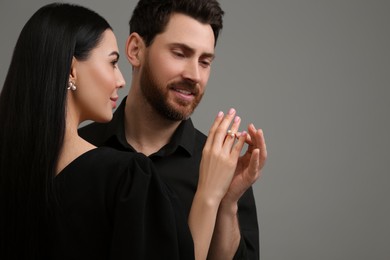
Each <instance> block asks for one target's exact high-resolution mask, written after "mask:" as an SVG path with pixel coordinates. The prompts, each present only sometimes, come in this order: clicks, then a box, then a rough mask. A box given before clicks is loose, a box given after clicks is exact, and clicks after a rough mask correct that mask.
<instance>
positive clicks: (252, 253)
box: [80, 0, 266, 259]
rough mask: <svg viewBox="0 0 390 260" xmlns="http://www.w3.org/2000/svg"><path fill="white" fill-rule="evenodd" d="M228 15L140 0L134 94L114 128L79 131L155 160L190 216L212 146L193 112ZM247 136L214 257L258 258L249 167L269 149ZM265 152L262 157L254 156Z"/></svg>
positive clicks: (172, 0) (177, 1)
mask: <svg viewBox="0 0 390 260" xmlns="http://www.w3.org/2000/svg"><path fill="white" fill-rule="evenodd" d="M223 14H224V12H223V11H222V9H221V8H220V6H219V3H218V2H217V1H216V0H198V1H194V0H165V1H152V0H140V1H139V2H138V4H137V7H136V8H135V10H134V13H133V15H132V18H131V20H130V36H129V37H128V40H127V43H126V55H127V58H128V60H129V62H130V63H131V65H132V82H131V87H130V91H129V94H128V96H127V98H126V99H124V100H123V101H122V104H121V105H120V107H119V108H118V109H117V111H116V112H115V114H114V118H113V120H112V121H111V122H110V123H109V124H97V123H93V124H91V125H89V126H86V127H84V128H82V129H80V135H81V136H82V137H84V138H85V139H87V140H88V141H90V142H92V143H94V144H95V145H97V146H101V145H107V146H111V147H114V148H117V149H120V150H127V151H137V152H141V153H144V154H145V155H147V156H149V158H150V159H151V160H152V161H153V162H154V164H155V166H156V168H157V171H158V172H159V173H160V174H161V177H162V178H163V180H164V181H165V182H166V183H167V185H168V186H169V187H170V188H171V189H172V190H173V191H174V192H175V193H176V194H177V196H178V197H179V198H180V199H181V202H182V206H183V208H184V211H185V214H186V216H188V215H189V212H190V209H191V204H192V200H193V198H194V194H195V191H196V188H197V182H198V173H199V165H200V161H201V157H202V150H203V146H204V144H205V141H206V136H205V135H204V134H202V133H201V132H200V131H198V130H197V129H195V128H194V126H193V124H192V121H191V119H190V115H191V114H192V112H193V111H194V109H195V108H196V106H197V105H198V104H199V102H200V100H201V98H202V96H203V93H204V91H205V86H206V84H207V81H208V78H209V75H210V65H211V63H212V61H213V58H214V49H215V45H216V42H217V39H218V34H219V31H220V30H221V29H222V16H223ZM231 112H232V113H235V111H234V110H231ZM236 120H240V118H238V117H236ZM248 131H249V132H250V133H253V134H252V135H251V136H256V137H255V138H252V139H251V138H248V143H249V144H250V145H249V148H248V151H247V153H246V154H245V155H244V156H243V157H242V158H240V160H239V163H238V168H237V170H236V176H235V177H236V178H235V179H234V180H233V182H232V184H231V186H230V188H229V191H228V192H227V194H226V195H225V197H224V199H223V201H222V202H221V204H220V207H219V211H218V216H217V222H216V225H215V229H214V235H213V239H212V242H211V243H212V245H213V246H212V247H210V252H209V257H210V258H213V259H218V258H219V259H232V258H233V257H234V259H239V258H240V259H259V240H258V239H259V234H258V224H257V214H256V206H255V201H254V196H253V191H252V189H251V187H250V185H251V184H252V183H253V182H254V181H255V180H256V179H257V178H258V173H257V174H256V175H253V174H252V175H250V174H248V168H250V167H252V169H253V168H254V167H255V166H253V165H254V163H253V161H254V160H256V162H257V163H258V164H260V166H259V169H261V167H262V166H263V164H264V161H265V158H266V149H265V143H264V138H263V134H262V131H261V130H256V128H255V127H254V126H253V125H251V126H250V127H249V128H248ZM248 136H249V135H248ZM254 139H255V140H254ZM259 148H261V149H260V152H259V151H255V150H259ZM251 156H252V157H254V159H253V158H252V157H251ZM257 172H259V170H257ZM245 174H246V175H245ZM244 192H245V193H244ZM239 199H240V201H239V202H238V200H239ZM237 215H238V216H237Z"/></svg>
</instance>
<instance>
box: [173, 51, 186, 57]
mask: <svg viewBox="0 0 390 260" xmlns="http://www.w3.org/2000/svg"><path fill="white" fill-rule="evenodd" d="M172 53H173V55H174V56H176V57H179V58H184V57H185V55H184V53H183V52H182V51H179V50H173V51H172Z"/></svg>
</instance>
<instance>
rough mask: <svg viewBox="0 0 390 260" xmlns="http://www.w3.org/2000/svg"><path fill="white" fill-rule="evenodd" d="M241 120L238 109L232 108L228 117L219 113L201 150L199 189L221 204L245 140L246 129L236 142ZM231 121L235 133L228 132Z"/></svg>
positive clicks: (212, 200) (232, 130)
mask: <svg viewBox="0 0 390 260" xmlns="http://www.w3.org/2000/svg"><path fill="white" fill-rule="evenodd" d="M240 123H241V119H240V117H238V116H236V111H235V110H234V109H230V110H229V112H228V114H227V115H226V116H225V117H224V115H223V113H222V112H220V113H219V114H218V116H217V117H216V118H215V121H214V123H213V125H212V126H211V128H210V132H209V135H208V138H207V141H206V144H205V146H204V149H203V153H202V160H201V163H200V171H199V181H198V190H197V192H200V193H202V194H205V195H207V198H209V200H210V202H215V203H217V204H219V202H220V201H221V199H222V198H223V197H224V196H225V193H226V191H227V190H228V188H229V186H230V184H231V181H232V179H233V176H234V172H235V170H236V166H237V161H238V158H239V156H240V153H241V150H242V148H243V146H244V143H245V140H246V132H243V133H241V134H240V137H239V138H238V141H237V142H236V135H235V134H234V133H235V132H237V130H238V128H239V126H240ZM230 124H232V126H231V129H230V131H231V132H232V134H227V131H228V128H229V125H230Z"/></svg>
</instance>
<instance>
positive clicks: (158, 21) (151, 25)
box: [129, 0, 224, 47]
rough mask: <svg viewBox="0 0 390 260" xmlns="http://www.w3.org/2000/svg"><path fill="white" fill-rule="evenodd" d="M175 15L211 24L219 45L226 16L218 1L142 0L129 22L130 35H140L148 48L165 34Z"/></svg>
mask: <svg viewBox="0 0 390 260" xmlns="http://www.w3.org/2000/svg"><path fill="white" fill-rule="evenodd" d="M173 13H181V14H185V15H188V16H190V17H192V18H194V19H195V20H197V21H199V22H201V23H204V24H210V26H211V28H212V29H213V33H214V38H215V45H216V44H217V39H218V35H219V31H220V30H221V29H222V26H223V25H222V16H223V15H224V11H223V10H222V9H221V7H220V5H219V3H218V1H217V0H140V1H139V2H138V4H137V6H136V7H135V9H134V11H133V15H132V17H131V19H130V22H129V25H130V34H131V33H133V32H136V33H138V34H139V35H140V36H141V37H142V38H143V40H144V42H145V44H146V46H147V47H148V46H149V45H150V44H151V43H152V42H153V39H154V38H155V37H156V35H157V34H160V33H162V32H164V30H165V28H166V26H167V24H168V22H169V19H170V17H171V15H172V14H173Z"/></svg>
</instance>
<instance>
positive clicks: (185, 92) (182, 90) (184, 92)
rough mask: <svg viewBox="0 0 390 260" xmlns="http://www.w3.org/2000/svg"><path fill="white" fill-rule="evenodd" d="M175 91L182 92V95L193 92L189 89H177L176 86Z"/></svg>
mask: <svg viewBox="0 0 390 260" xmlns="http://www.w3.org/2000/svg"><path fill="white" fill-rule="evenodd" d="M174 90H175V91H177V92H179V93H182V94H184V95H193V93H192V92H191V91H188V90H184V89H177V88H174Z"/></svg>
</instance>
